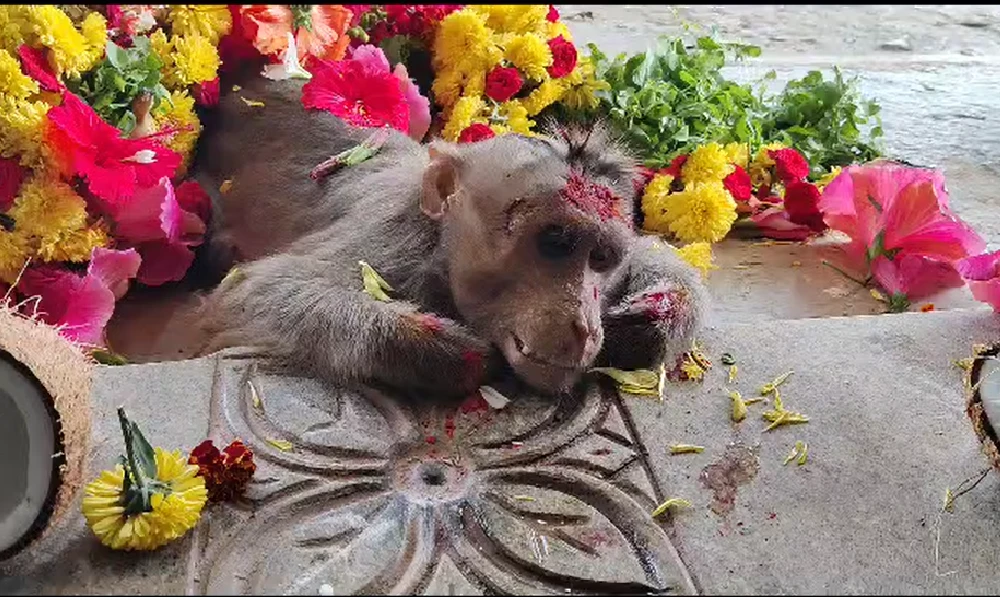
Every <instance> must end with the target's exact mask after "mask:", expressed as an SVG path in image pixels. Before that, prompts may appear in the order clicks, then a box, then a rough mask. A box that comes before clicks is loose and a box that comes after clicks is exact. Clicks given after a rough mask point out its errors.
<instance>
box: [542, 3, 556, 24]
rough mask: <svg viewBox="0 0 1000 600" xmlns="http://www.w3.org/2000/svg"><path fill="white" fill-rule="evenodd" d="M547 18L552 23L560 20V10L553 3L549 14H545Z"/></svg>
mask: <svg viewBox="0 0 1000 600" xmlns="http://www.w3.org/2000/svg"><path fill="white" fill-rule="evenodd" d="M545 20H546V21H548V22H550V23H555V22H556V21H558V20H559V11H558V10H556V7H555V6H554V5H552V4H550V5H549V14H547V15H545Z"/></svg>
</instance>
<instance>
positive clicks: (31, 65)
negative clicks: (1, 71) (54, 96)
mask: <svg viewBox="0 0 1000 600" xmlns="http://www.w3.org/2000/svg"><path fill="white" fill-rule="evenodd" d="M17 56H18V57H19V58H20V59H21V70H22V71H24V72H25V73H26V74H27V75H28V77H31V78H32V79H34V80H35V81H37V82H38V85H39V86H40V87H41V88H42V89H43V90H45V91H46V92H59V93H62V92H64V91H66V86H65V85H63V83H62V82H61V81H59V78H58V77H56V74H55V72H54V71H53V70H52V67H50V66H49V61H48V59H46V58H45V50H42V49H35V48H32V47H31V46H29V45H27V44H21V47H20V48H18V49H17Z"/></svg>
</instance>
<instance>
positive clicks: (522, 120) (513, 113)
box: [500, 100, 535, 135]
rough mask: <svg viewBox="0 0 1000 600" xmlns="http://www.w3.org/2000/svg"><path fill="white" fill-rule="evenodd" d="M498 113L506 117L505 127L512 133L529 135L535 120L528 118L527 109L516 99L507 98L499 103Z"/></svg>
mask: <svg viewBox="0 0 1000 600" xmlns="http://www.w3.org/2000/svg"><path fill="white" fill-rule="evenodd" d="M500 114H501V115H502V116H503V117H505V118H506V119H507V121H506V124H507V127H509V128H510V130H511V131H513V132H514V133H520V134H522V135H531V133H532V131H531V128H532V127H534V126H535V122H534V121H532V120H531V119H529V118H528V109H527V108H525V107H524V105H523V104H521V103H520V102H518V101H517V100H508V101H507V102H504V103H503V104H501V105H500Z"/></svg>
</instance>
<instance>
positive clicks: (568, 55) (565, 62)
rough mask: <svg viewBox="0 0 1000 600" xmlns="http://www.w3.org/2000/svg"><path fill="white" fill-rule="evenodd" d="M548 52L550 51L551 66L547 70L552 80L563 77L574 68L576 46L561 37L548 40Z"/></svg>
mask: <svg viewBox="0 0 1000 600" xmlns="http://www.w3.org/2000/svg"><path fill="white" fill-rule="evenodd" d="M549 50H551V51H552V66H551V67H549V68H548V71H549V75H550V76H551V77H552V78H553V79H559V78H560V77H565V76H566V75H569V74H570V73H572V72H573V69H575V68H576V46H574V45H573V43H572V42H569V41H567V40H566V38H564V37H563V36H559V37H557V38H552V39H551V40H549Z"/></svg>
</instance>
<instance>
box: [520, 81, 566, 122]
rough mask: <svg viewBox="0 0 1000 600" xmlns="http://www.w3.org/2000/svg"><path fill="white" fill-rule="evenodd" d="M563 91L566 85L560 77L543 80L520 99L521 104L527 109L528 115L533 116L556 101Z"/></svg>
mask: <svg viewBox="0 0 1000 600" xmlns="http://www.w3.org/2000/svg"><path fill="white" fill-rule="evenodd" d="M565 92H566V85H565V84H564V83H563V82H562V80H561V79H549V80H546V81H543V82H542V84H541V85H540V86H538V87H537V88H535V91H533V92H531V93H530V94H528V97H527V98H525V99H523V100H521V104H523V105H524V108H526V109H527V110H528V115H530V116H532V117H533V116H535V115H537V114H538V113H540V112H542V111H543V110H545V109H546V108H548V107H549V106H550V105H552V104H554V103H555V102H558V101H559V99H560V98H562V95H563V94H564V93H565Z"/></svg>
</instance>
